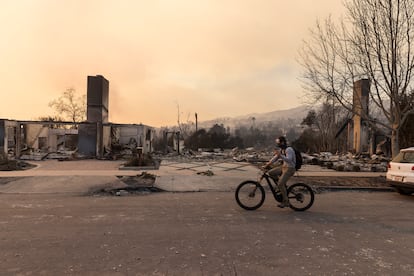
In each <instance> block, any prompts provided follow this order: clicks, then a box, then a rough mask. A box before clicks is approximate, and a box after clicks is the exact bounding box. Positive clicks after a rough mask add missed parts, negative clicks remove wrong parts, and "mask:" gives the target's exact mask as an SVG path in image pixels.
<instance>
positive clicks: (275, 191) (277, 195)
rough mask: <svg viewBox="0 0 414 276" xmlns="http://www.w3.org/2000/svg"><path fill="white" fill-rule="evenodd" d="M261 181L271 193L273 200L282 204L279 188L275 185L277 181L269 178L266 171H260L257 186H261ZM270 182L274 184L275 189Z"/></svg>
mask: <svg viewBox="0 0 414 276" xmlns="http://www.w3.org/2000/svg"><path fill="white" fill-rule="evenodd" d="M263 179H265V180H266V182H267V185H268V186H269V189H270V190H271V191H272V194H273V197H274V199H275V200H276V201H278V202H282V194H281V192H280V189H279V186H278V185H277V182H278V181H277V180H274V179H273V178H271V177H270V175H268V174H267V172H266V171H261V175H260V177H259V178H258V180H257V182H259V184H260V185H261V184H262V180H263ZM272 181H273V182H274V183H275V187H273V185H272Z"/></svg>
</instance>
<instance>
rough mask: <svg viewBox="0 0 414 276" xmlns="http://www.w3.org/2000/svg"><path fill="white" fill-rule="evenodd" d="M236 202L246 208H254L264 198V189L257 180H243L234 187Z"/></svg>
mask: <svg viewBox="0 0 414 276" xmlns="http://www.w3.org/2000/svg"><path fill="white" fill-rule="evenodd" d="M235 196H236V202H237V204H239V206H240V207H242V208H243V209H246V210H256V209H257V208H259V207H260V206H262V204H263V202H264V200H265V190H264V189H263V186H262V185H260V183H259V182H257V181H252V180H248V181H244V182H242V183H240V184H239V186H238V187H237V189H236V194H235Z"/></svg>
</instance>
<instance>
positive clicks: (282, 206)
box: [277, 203, 290, 208]
mask: <svg viewBox="0 0 414 276" xmlns="http://www.w3.org/2000/svg"><path fill="white" fill-rule="evenodd" d="M277 207H279V208H285V207H290V204H289V203H280V204H278V205H277Z"/></svg>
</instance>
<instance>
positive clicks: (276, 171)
mask: <svg viewBox="0 0 414 276" xmlns="http://www.w3.org/2000/svg"><path fill="white" fill-rule="evenodd" d="M268 174H269V175H270V177H271V178H272V179H273V180H275V182H276V180H277V179H278V178H279V177H280V175H281V174H282V164H279V165H277V166H275V167H274V168H272V169H270V170H269V171H268Z"/></svg>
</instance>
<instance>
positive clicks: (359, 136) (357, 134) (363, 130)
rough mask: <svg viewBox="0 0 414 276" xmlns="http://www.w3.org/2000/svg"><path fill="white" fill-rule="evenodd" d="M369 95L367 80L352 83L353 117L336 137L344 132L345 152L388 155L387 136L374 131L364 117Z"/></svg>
mask: <svg viewBox="0 0 414 276" xmlns="http://www.w3.org/2000/svg"><path fill="white" fill-rule="evenodd" d="M369 93H370V81H369V80H368V79H361V80H358V81H356V82H355V83H354V87H353V106H352V108H353V112H352V113H353V117H352V118H351V119H348V120H347V121H346V122H345V123H344V125H343V126H342V128H341V129H340V130H339V131H338V132H337V134H336V137H338V136H339V135H341V134H342V133H344V132H345V129H346V130H347V132H346V141H347V143H346V148H345V151H350V152H355V153H363V152H366V153H369V154H371V155H372V154H374V153H377V152H378V151H382V153H384V154H386V155H389V154H390V153H389V152H387V151H389V149H387V148H388V147H387V143H389V141H388V139H387V136H386V135H385V134H384V133H383V132H381V131H379V130H378V129H374V128H373V127H372V126H371V125H370V124H369V123H368V122H367V121H366V120H364V117H368V114H369V112H370V111H369Z"/></svg>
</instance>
